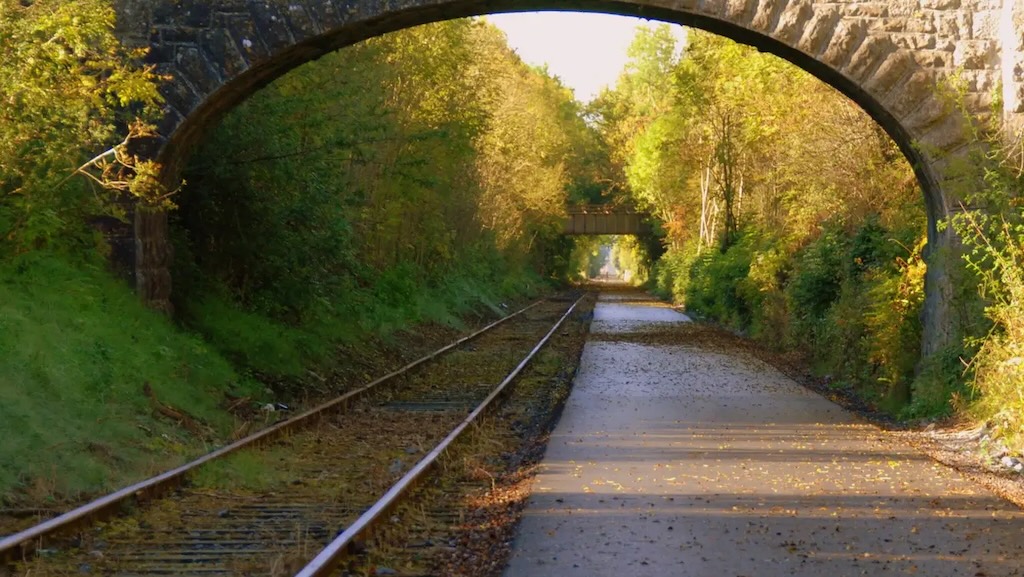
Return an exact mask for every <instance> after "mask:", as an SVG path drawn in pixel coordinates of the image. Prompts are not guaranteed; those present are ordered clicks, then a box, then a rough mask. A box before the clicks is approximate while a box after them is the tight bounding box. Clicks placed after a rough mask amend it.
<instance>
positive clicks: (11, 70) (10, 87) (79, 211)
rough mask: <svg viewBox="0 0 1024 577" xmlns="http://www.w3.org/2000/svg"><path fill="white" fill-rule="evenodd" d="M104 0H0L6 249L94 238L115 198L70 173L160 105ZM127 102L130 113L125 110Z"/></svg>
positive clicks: (1, 202)
mask: <svg viewBox="0 0 1024 577" xmlns="http://www.w3.org/2000/svg"><path fill="white" fill-rule="evenodd" d="M113 26H114V11H113V8H112V6H111V4H110V2H109V1H108V0H36V1H34V2H28V3H26V2H21V1H19V0H0V102H3V106H0V250H2V251H3V252H5V253H9V252H11V251H24V250H28V249H31V248H38V247H41V246H65V247H67V246H76V243H78V244H81V243H84V244H85V245H88V244H90V242H91V241H90V239H89V235H88V234H87V233H86V232H85V231H86V229H85V228H84V227H83V226H82V223H83V220H84V219H85V218H86V217H87V216H93V215H98V214H103V213H104V212H105V211H106V210H108V209H107V208H106V207H105V204H107V203H108V202H109V200H110V199H109V198H106V197H105V196H104V195H102V194H99V193H97V191H95V190H93V191H90V190H89V186H88V183H87V182H85V181H84V179H81V180H78V179H76V180H71V181H68V180H67V177H68V176H69V175H70V174H71V173H72V171H73V170H74V169H75V168H76V167H78V166H79V165H80V164H81V163H82V162H83V161H84V160H86V159H87V158H88V157H90V156H92V155H94V154H96V153H97V152H99V151H100V150H103V149H105V148H108V147H109V146H110V145H111V144H113V143H114V142H116V141H117V140H120V139H119V138H117V133H118V132H121V131H126V130H125V128H126V125H127V124H128V121H129V120H130V119H131V116H134V115H136V114H146V113H147V112H149V111H151V110H152V108H153V106H154V105H155V104H157V103H158V101H159V96H158V94H157V92H156V87H155V83H154V78H153V76H152V75H151V74H150V73H148V72H147V71H145V70H142V69H139V68H136V67H134V66H133V64H132V62H133V56H134V55H133V54H131V53H129V52H128V51H127V50H125V49H124V48H122V47H121V45H120V43H119V42H118V41H117V39H116V38H115V37H114V34H113ZM129 109H130V112H131V115H129Z"/></svg>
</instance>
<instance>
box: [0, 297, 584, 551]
mask: <svg viewBox="0 0 1024 577" xmlns="http://www.w3.org/2000/svg"><path fill="white" fill-rule="evenodd" d="M542 302H544V299H542V300H539V301H537V302H534V303H532V304H530V305H528V306H526V307H523V308H522V309H520V310H518V311H516V312H514V313H512V314H510V315H507V316H504V317H502V318H500V319H498V320H496V321H494V322H492V323H490V324H488V325H487V326H485V327H483V328H481V329H479V330H477V331H474V332H473V333H471V334H469V335H466V336H464V337H461V338H459V339H457V340H455V341H453V342H452V343H449V344H448V345H445V346H444V347H442V348H440V349H437V350H436V351H434V352H432V353H430V354H428V355H425V356H423V357H420V358H419V359H416V360H414V361H412V362H410V363H409V364H407V365H405V366H403V367H401V368H399V369H397V370H395V371H392V372H390V373H388V374H386V375H384V376H382V377H379V378H377V379H375V380H373V381H371V382H370V383H368V384H366V385H364V386H362V387H360V388H358V389H355V390H353V391H349V392H347V393H345V394H343V395H341V396H339V397H336V398H334V399H332V400H330V401H328V402H326V403H323V404H321V405H318V406H316V407H314V408H312V409H309V410H307V411H305V412H302V413H300V414H298V415H296V416H294V417H292V418H290V419H288V420H285V421H281V422H280V423H277V424H275V425H273V426H271V427H268V428H266V429H263V430H261V431H258V432H256V433H253V434H252V435H249V436H247V437H245V438H243V439H239V440H237V441H235V442H233V443H231V444H229V445H226V446H224V447H221V448H220V449H217V450H215V451H212V452H210V453H207V454H206V455H203V456H202V457H199V458H198V459H195V460H194V461H191V462H189V463H186V464H184V465H181V466H180V467H176V468H174V469H171V470H169V471H165V472H164V473H161V474H159V475H157V476H155V477H151V478H149V479H146V480H144V481H140V482H138V483H135V484H134V485H131V486H128V487H125V488H123V489H120V490H118V491H116V492H114V493H110V494H109V495H106V496H104V497H100V498H99V499H96V500H94V501H91V502H89V503H86V504H85V505H82V506H80V507H77V508H75V509H72V510H71V511H68V512H67V513H64V514H62V515H59V516H57V517H54V518H53V519H49V520H47V521H44V522H42V523H40V524H38V525H35V526H34V527H30V528H28V529H26V530H24V531H21V532H19V533H15V534H13V535H9V536H6V537H4V538H3V539H0V564H2V563H5V562H8V561H13V560H17V559H24V558H27V557H28V556H29V555H31V554H32V552H33V551H34V550H35V549H36V548H37V547H38V546H39V545H41V543H42V542H43V540H44V539H46V538H49V537H52V536H54V534H56V533H60V532H64V531H69V530H71V529H73V528H75V527H79V526H82V525H86V524H88V523H90V522H93V521H95V520H98V519H100V518H104V517H107V516H111V515H113V514H114V513H115V512H116V510H117V508H118V507H120V506H122V505H124V504H126V503H128V502H129V501H132V500H143V499H145V498H152V497H155V496H157V495H159V494H161V493H163V492H165V491H167V490H168V489H169V488H170V487H172V486H174V485H176V484H178V483H180V482H181V481H182V480H183V479H184V478H185V476H186V475H187V474H188V473H190V472H192V471H193V470H195V469H197V468H198V467H200V466H202V465H204V464H206V463H209V462H211V461H214V460H216V459H219V458H221V457H224V456H226V455H229V454H231V453H234V452H235V451H238V450H239V449H242V448H245V447H248V446H250V445H253V444H255V443H256V442H258V441H268V440H271V439H274V438H277V437H279V436H281V435H282V434H284V433H287V432H290V431H294V430H295V429H297V428H299V427H301V426H305V425H307V424H308V423H309V421H311V420H312V419H314V418H317V417H320V416H322V415H324V414H325V413H327V412H328V411H331V410H334V409H339V408H344V407H345V405H347V404H348V403H349V402H351V401H353V400H355V399H357V398H359V397H361V396H363V395H365V394H366V393H367V392H369V391H371V390H372V389H374V388H375V387H377V386H379V385H381V384H383V383H385V382H387V381H390V380H391V379H393V378H395V377H397V376H399V375H402V374H404V373H406V372H408V371H410V370H412V369H414V368H416V367H418V366H419V365H422V364H423V363H426V362H427V361H430V360H433V359H435V358H437V357H438V356H440V355H442V354H444V353H446V352H448V351H450V350H452V349H454V348H455V347H458V346H459V345H462V344H464V343H466V342H467V341H470V340H472V339H474V338H476V337H478V336H480V335H482V334H483V333H485V332H487V331H489V330H491V329H493V328H495V327H497V326H498V325H500V324H502V323H504V322H506V321H508V320H510V319H512V318H515V317H517V316H519V315H521V314H523V313H525V312H526V311H528V310H530V309H532V308H534V307H536V306H537V305H539V304H541V303H542ZM573 306H575V305H573Z"/></svg>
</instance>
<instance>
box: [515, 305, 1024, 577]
mask: <svg viewBox="0 0 1024 577" xmlns="http://www.w3.org/2000/svg"><path fill="white" fill-rule="evenodd" d="M638 297H639V295H637V294H628V293H606V294H604V295H602V298H601V301H600V302H599V304H598V307H597V309H596V310H595V316H594V323H593V326H592V327H591V333H592V335H591V339H590V340H589V341H588V343H587V345H586V348H585V349H584V352H583V358H582V361H581V365H580V371H579V374H578V375H577V377H576V384H575V388H574V390H573V392H572V395H571V396H570V398H569V401H568V404H567V406H566V408H565V412H564V414H563V416H562V418H561V421H560V422H559V424H558V427H557V428H556V430H555V431H554V433H553V435H552V439H551V443H550V445H549V447H548V450H547V455H546V456H545V459H544V462H543V465H542V468H541V472H540V474H539V475H538V477H537V479H536V483H535V485H534V492H533V496H532V497H531V500H530V503H529V505H528V507H527V510H526V513H525V515H524V518H523V521H522V524H521V526H520V529H519V535H518V537H517V539H516V543H515V545H514V548H513V555H512V559H511V562H510V564H509V566H508V568H507V570H506V572H505V577H545V576H552V577H554V576H558V577H572V576H581V577H582V576H587V577H600V576H615V577H625V576H658V577H668V576H702V577H703V576H707V577H735V576H746V577H772V576H776V575H807V576H828V577H844V576H847V575H850V576H853V575H904V574H916V575H921V576H927V577H940V576H947V575H948V576H969V577H970V576H974V577H995V576H1004V575H1024V513H1022V512H1021V511H1020V510H1019V509H1017V508H1015V507H1014V506H1013V505H1011V504H1009V503H1007V502H1004V501H1002V500H1000V499H998V498H996V497H994V496H992V495H991V494H989V493H987V492H986V491H985V490H983V489H981V488H980V487H977V486H975V485H973V484H971V483H970V482H969V481H967V480H965V479H964V478H962V477H961V476H960V475H959V474H958V473H956V472H954V471H952V470H950V469H947V468H945V467H943V466H940V465H937V464H935V463H934V462H932V461H931V460H929V459H928V458H926V457H924V456H923V455H920V454H918V453H916V452H915V451H914V450H913V449H912V448H910V447H906V446H901V445H899V444H898V443H896V442H895V441H894V440H892V439H888V438H886V435H885V433H883V432H881V431H879V430H878V429H876V428H874V427H872V426H869V425H866V424H863V423H861V422H859V421H858V420H857V419H856V418H855V417H854V416H852V415H851V414H849V413H847V412H846V411H844V410H843V409H841V408H839V407H838V406H836V405H834V404H833V403H831V402H830V401H828V400H826V399H824V398H822V397H820V396H818V395H816V394H814V393H811V392H809V391H807V390H806V389H804V388H802V387H800V386H799V385H797V384H795V383H794V382H792V381H791V380H789V379H787V378H786V377H785V376H783V375H782V374H780V373H779V372H777V371H776V370H774V369H773V368H771V367H769V366H767V365H765V364H763V363H761V362H760V361H757V360H755V359H751V358H748V357H746V356H744V355H742V354H741V353H730V352H725V351H721V350H718V351H716V350H709V349H707V348H702V347H700V345H699V344H697V345H695V344H694V343H693V342H690V344H685V345H666V344H663V343H665V341H666V340H667V339H666V338H665V333H666V331H668V332H671V331H677V332H678V331H679V330H680V328H681V325H680V324H679V323H686V322H687V321H688V319H687V318H686V317H685V316H684V315H682V314H679V313H677V312H674V311H672V310H671V309H667V308H665V307H663V306H660V305H658V304H657V303H654V302H650V301H648V302H637V299H638ZM655 337H658V338H655ZM681 340H683V341H684V342H685V339H681ZM690 341H693V339H690ZM698 342H699V341H698ZM643 343H653V344H643ZM657 343H662V344H657Z"/></svg>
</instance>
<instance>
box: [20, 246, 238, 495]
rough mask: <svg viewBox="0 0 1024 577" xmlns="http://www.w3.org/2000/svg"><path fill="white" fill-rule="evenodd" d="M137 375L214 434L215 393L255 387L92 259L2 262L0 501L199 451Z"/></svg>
mask: <svg viewBox="0 0 1024 577" xmlns="http://www.w3.org/2000/svg"><path fill="white" fill-rule="evenodd" d="M146 383H149V385H150V386H151V387H152V391H153V393H154V394H155V396H156V398H157V399H159V401H160V402H162V403H164V404H167V405H170V406H172V407H174V408H175V409H177V410H180V411H184V412H186V413H188V414H189V415H191V416H192V417H194V418H195V419H197V420H199V421H201V422H203V423H205V424H206V425H207V426H208V427H209V428H210V431H211V432H212V436H213V437H214V438H217V437H221V438H223V436H224V435H225V434H226V433H227V432H229V431H230V429H231V427H232V425H233V419H232V417H231V416H230V415H228V414H227V413H225V412H224V411H222V410H220V409H219V408H218V403H219V401H220V400H221V399H223V394H224V393H225V392H232V393H234V394H238V395H242V394H250V395H251V394H254V390H258V389H257V388H256V387H255V386H254V385H253V383H246V382H244V381H242V380H240V379H239V377H238V375H237V374H236V372H235V370H234V369H233V368H232V366H231V365H230V364H229V363H228V362H227V361H226V360H225V359H224V358H223V357H221V356H220V355H219V354H217V353H216V352H214V351H213V350H211V348H210V347H208V346H207V345H206V344H205V343H204V342H203V341H202V340H200V339H199V338H196V337H195V336H192V335H188V334H185V333H183V332H182V331H181V330H179V329H178V328H177V327H175V326H174V325H173V324H172V323H170V322H169V321H168V320H167V319H165V318H163V317H161V316H159V315H158V314H156V313H153V312H151V311H148V310H146V309H145V308H144V307H143V306H142V305H141V304H140V303H139V302H138V300H137V299H136V297H135V296H134V295H133V294H132V292H131V290H130V288H129V287H128V286H127V285H126V284H124V283H122V282H119V281H117V280H115V279H113V278H111V277H110V275H109V274H107V273H106V272H105V271H103V270H102V269H101V268H98V267H95V266H90V265H86V264H71V263H69V262H68V261H67V260H65V259H63V258H61V257H58V256H55V255H49V254H33V255H31V256H25V257H20V258H19V259H16V260H14V261H5V262H2V263H0V439H3V442H2V443H0V502H4V501H7V502H12V501H17V500H19V499H20V498H23V497H26V496H28V497H33V498H36V499H38V498H54V499H57V498H65V497H74V496H76V495H78V494H80V493H91V492H96V491H100V490H103V489H108V488H111V487H113V486H117V485H120V484H122V483H124V482H126V481H128V480H131V479H136V478H140V477H144V476H145V475H146V474H148V473H151V472H154V471H155V470H157V469H159V468H162V467H164V466H166V464H168V462H170V461H174V460H180V459H181V457H182V456H183V455H186V454H189V455H190V454H195V453H198V452H202V451H204V450H205V449H206V447H204V443H205V442H207V441H209V440H208V439H207V440H203V439H197V438H195V437H194V436H193V435H191V434H189V433H187V432H186V431H184V430H183V429H181V428H180V427H178V426H177V425H175V424H174V423H171V422H170V421H168V420H165V419H162V418H158V417H156V416H155V415H154V411H153V410H152V407H151V406H150V400H149V398H148V397H147V396H146V395H145V393H144V385H145V384H146Z"/></svg>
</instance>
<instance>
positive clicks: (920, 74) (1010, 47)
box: [115, 0, 1024, 354]
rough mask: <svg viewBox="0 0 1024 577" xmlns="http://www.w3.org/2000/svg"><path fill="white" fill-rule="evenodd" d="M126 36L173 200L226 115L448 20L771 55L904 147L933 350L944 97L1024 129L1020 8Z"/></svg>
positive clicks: (704, 0) (584, 2)
mask: <svg viewBox="0 0 1024 577" xmlns="http://www.w3.org/2000/svg"><path fill="white" fill-rule="evenodd" d="M115 3H116V8H117V12H118V25H117V32H118V35H119V37H120V38H121V39H122V41H124V42H125V43H126V44H128V45H131V46H145V47H148V48H149V54H148V57H147V58H148V61H149V63H151V64H153V65H155V66H156V67H157V68H158V70H159V71H160V72H162V73H165V74H168V75H169V76H170V77H171V78H172V80H170V81H168V82H167V83H166V84H165V85H164V86H163V88H162V92H163V94H164V96H165V97H166V107H165V109H164V117H163V121H162V123H161V124H160V126H159V132H160V135H161V138H160V139H158V140H159V141H158V142H156V143H155V144H154V145H153V146H152V147H151V150H149V151H148V152H147V154H149V155H151V156H153V157H155V159H156V160H157V161H159V162H160V163H161V164H162V166H163V168H162V176H161V178H162V180H163V181H164V183H165V184H167V185H169V186H173V185H174V183H175V182H176V181H177V179H178V176H179V173H180V171H181V170H182V167H183V166H184V164H185V162H186V161H187V159H188V157H189V154H190V153H191V151H192V149H193V148H194V146H195V145H196V143H197V142H198V141H199V140H200V139H202V138H203V135H204V133H205V132H206V131H207V130H208V129H209V128H210V127H211V126H212V125H214V124H215V123H216V122H217V121H218V120H219V119H220V118H221V117H222V116H223V115H224V114H226V113H227V112H228V111H230V110H231V109H232V108H233V107H235V106H236V105H238V104H239V103H240V102H241V101H242V100H244V99H245V98H246V97H248V96H249V95H250V94H252V93H253V92H254V91H256V90H258V89H259V88H261V87H262V86H265V85H266V84H268V83H269V82H271V81H273V80H274V79H275V78H277V77H279V76H281V75H282V74H284V73H286V72H288V71H289V70H291V69H292V68H295V67H296V66H299V65H301V64H303V63H305V62H307V61H310V60H313V59H316V58H318V57H320V56H322V55H324V54H326V53H329V52H331V51H334V50H337V49H339V48H342V47H345V46H347V45H350V44H353V43H356V42H359V41H361V40H364V39H367V38H369V37H372V36H376V35H379V34H383V33H386V32H391V31H395V30H399V29H402V28H407V27H411V26H416V25H420V24H426V23H429V22H434V21H438V20H444V19H450V18H457V17H465V16H474V15H482V14H488V13H495V12H508V11H523V10H581V11H600V12H608V13H616V14H625V15H633V16H641V17H646V18H651V19H658V20H664V21H669V22H675V23H678V24H683V25H687V26H693V27H697V28H703V29H706V30H708V31H711V32H714V33H717V34H721V35H723V36H727V37H729V38H732V39H734V40H737V41H739V42H743V43H746V44H750V45H753V46H755V47H757V48H759V49H761V50H763V51H767V52H771V53H774V54H776V55H778V56H781V57H782V58H784V59H786V60H788V61H790V62H792V63H794V64H795V65H797V66H800V67H801V68H803V69H805V70H807V71H809V72H810V73H812V74H814V75H815V76H817V77H818V78H820V79H821V80H822V81H824V82H826V83H828V84H830V85H832V86H833V87H835V88H837V89H838V90H840V91H841V92H843V93H844V94H846V95H847V96H848V97H850V98H851V99H853V100H854V101H856V102H857V103H858V104H859V105H860V106H861V107H863V108H864V109H865V110H866V111H867V112H868V113H869V114H870V115H871V116H872V117H873V118H874V119H875V120H876V121H877V122H878V123H879V124H880V125H881V126H882V127H883V128H884V129H885V130H886V131H887V132H888V133H889V135H891V136H892V137H893V139H894V140H895V141H896V142H897V143H898V144H899V146H900V148H901V150H902V151H903V153H904V154H905V155H906V156H907V158H908V159H909V160H910V161H911V163H912V164H913V166H914V168H915V171H916V173H917V177H918V179H919V180H920V182H921V184H922V187H923V189H924V202H925V204H926V207H927V212H928V216H929V247H930V250H929V259H930V260H929V273H928V277H927V282H926V293H927V299H926V305H925V319H924V322H925V344H924V351H923V352H924V353H925V354H929V353H931V352H933V351H934V350H936V349H937V348H938V347H939V346H941V345H942V344H944V343H945V342H947V341H948V340H949V339H950V338H951V334H952V331H954V330H955V327H952V326H951V324H952V315H951V314H950V311H949V308H948V307H949V305H948V300H949V299H948V298H947V297H948V296H949V294H950V282H949V281H948V280H947V278H946V277H947V275H945V274H944V270H945V267H944V266H942V263H941V262H940V260H939V259H936V258H935V255H939V254H942V253H943V252H945V251H942V250H935V249H936V248H939V249H941V248H943V247H945V246H952V245H953V244H954V240H953V239H952V238H950V237H949V236H948V233H944V232H940V230H939V229H938V227H937V226H936V224H937V223H938V222H940V221H941V220H942V219H943V218H944V217H945V216H946V215H947V214H949V212H950V211H951V210H952V209H953V207H955V206H956V201H955V199H954V198H951V196H950V193H949V191H950V190H951V188H952V187H951V186H948V183H947V179H948V178H949V176H948V175H947V171H946V166H947V163H948V162H949V158H951V157H956V156H957V155H959V154H961V153H962V152H963V151H964V147H965V146H966V141H965V138H964V133H963V131H962V130H961V124H962V120H961V118H960V117H959V116H958V115H956V114H953V113H951V111H950V110H949V107H948V106H946V105H945V104H944V103H943V101H942V100H941V99H940V98H938V97H937V96H936V92H935V87H936V84H937V83H939V82H941V81H942V80H943V79H944V78H946V77H948V76H950V75H951V74H954V73H958V74H959V75H960V76H961V77H962V78H963V80H964V82H965V84H966V90H967V92H966V105H967V107H968V109H969V110H970V112H972V113H973V114H976V115H979V116H982V115H986V114H989V111H990V104H991V103H992V102H993V99H994V98H995V97H997V96H998V97H999V98H1000V99H1001V101H1002V103H1003V107H1004V109H1003V113H1004V114H1005V116H1006V117H1007V118H1008V119H1010V120H1011V121H1013V122H1015V123H1017V122H1018V119H1019V118H1022V117H1024V72H1022V69H1024V2H1020V1H1019V0H115ZM134 235H135V243H134V244H135V282H136V287H137V290H138V291H139V293H140V295H141V297H142V298H143V299H144V300H146V301H147V302H149V303H150V304H151V305H153V306H156V307H157V308H161V307H168V308H169V300H168V298H169V296H170V276H169V273H168V269H167V265H168V259H169V254H168V252H169V251H168V249H167V242H166V216H165V215H161V214H159V213H154V212H152V211H142V210H139V211H136V217H135V231H134Z"/></svg>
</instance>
